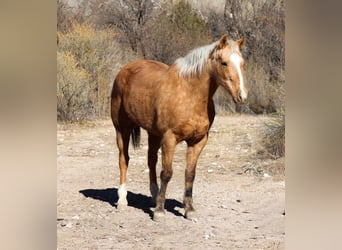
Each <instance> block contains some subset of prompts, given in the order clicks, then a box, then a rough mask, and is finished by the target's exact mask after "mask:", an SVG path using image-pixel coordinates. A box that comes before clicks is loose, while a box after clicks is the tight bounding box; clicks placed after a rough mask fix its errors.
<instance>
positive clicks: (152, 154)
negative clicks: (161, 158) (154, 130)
mask: <svg viewBox="0 0 342 250" xmlns="http://www.w3.org/2000/svg"><path fill="white" fill-rule="evenodd" d="M160 141H161V138H160V137H156V136H154V135H152V134H148V168H149V170H150V172H149V174H150V192H151V195H152V203H153V205H156V199H157V195H158V191H159V187H158V183H157V174H156V165H157V161H158V150H159V148H160Z"/></svg>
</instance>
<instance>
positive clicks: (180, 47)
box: [142, 0, 211, 65]
mask: <svg viewBox="0 0 342 250" xmlns="http://www.w3.org/2000/svg"><path fill="white" fill-rule="evenodd" d="M210 41H211V39H210V38H209V34H208V26H207V24H206V23H205V21H204V20H203V19H202V18H201V17H200V16H199V15H198V14H197V13H196V12H195V11H194V10H193V9H192V7H191V5H190V4H189V3H188V2H186V1H184V0H183V1H179V2H178V3H177V4H175V5H174V6H172V7H170V10H169V12H168V11H164V12H162V13H160V14H159V15H158V16H156V17H155V18H154V19H153V20H152V19H151V20H150V21H149V22H148V23H147V24H146V27H145V32H144V38H143V39H142V42H143V45H144V48H145V51H146V58H148V59H152V60H157V61H161V62H164V63H166V64H169V65H170V64H172V63H173V62H174V61H175V60H176V59H177V58H179V57H181V56H185V55H186V54H187V53H188V52H189V51H190V50H192V49H194V48H196V47H198V46H203V45H206V44H208V43H209V42H210Z"/></svg>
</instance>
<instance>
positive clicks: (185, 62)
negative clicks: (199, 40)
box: [175, 41, 218, 77]
mask: <svg viewBox="0 0 342 250" xmlns="http://www.w3.org/2000/svg"><path fill="white" fill-rule="evenodd" d="M217 44H218V41H216V42H214V43H212V44H209V45H205V46H203V47H199V48H196V49H194V50H192V51H190V52H189V53H188V54H187V55H186V56H184V57H180V58H178V59H177V60H176V61H175V64H176V66H177V67H178V69H179V75H180V76H183V77H191V76H198V75H200V74H202V72H203V69H204V66H205V64H206V62H207V60H208V58H209V55H210V53H211V52H212V51H213V49H214V48H215V47H216V46H217Z"/></svg>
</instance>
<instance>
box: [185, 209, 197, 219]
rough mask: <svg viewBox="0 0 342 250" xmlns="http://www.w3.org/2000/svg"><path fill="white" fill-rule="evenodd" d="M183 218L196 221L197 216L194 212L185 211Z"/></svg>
mask: <svg viewBox="0 0 342 250" xmlns="http://www.w3.org/2000/svg"><path fill="white" fill-rule="evenodd" d="M185 218H186V219H188V220H197V214H196V212H195V210H190V211H186V212H185Z"/></svg>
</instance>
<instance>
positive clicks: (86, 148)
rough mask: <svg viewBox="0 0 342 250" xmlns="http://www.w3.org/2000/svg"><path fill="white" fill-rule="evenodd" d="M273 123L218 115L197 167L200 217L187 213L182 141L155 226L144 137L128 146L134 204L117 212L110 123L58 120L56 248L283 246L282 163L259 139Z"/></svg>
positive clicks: (115, 165)
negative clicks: (189, 216) (262, 150)
mask: <svg viewBox="0 0 342 250" xmlns="http://www.w3.org/2000/svg"><path fill="white" fill-rule="evenodd" d="M269 119H271V118H270V117H267V116H246V115H233V116H216V118H215V121H214V125H213V127H212V129H211V132H210V135H209V141H208V144H207V146H206V147H205V149H204V150H203V152H202V154H201V156H200V159H199V161H198V166H197V173H196V179H195V183H194V194H193V198H194V206H195V209H196V211H197V219H196V220H193V221H190V220H187V219H185V218H184V217H183V214H184V209H183V208H182V200H183V192H184V191H183V190H184V166H185V150H186V146H185V144H183V143H181V144H179V145H178V146H177V150H176V153H175V157H174V163H173V170H174V173H173V177H172V179H171V181H170V183H169V185H168V190H167V193H166V195H167V197H166V198H167V200H166V204H165V206H166V215H165V220H164V221H163V222H154V221H153V220H152V214H153V207H151V206H150V193H149V183H148V167H147V159H146V156H147V136H146V133H145V132H142V140H141V147H140V149H138V150H133V149H130V156H131V161H130V166H129V169H128V182H127V188H128V207H127V209H126V210H117V209H116V205H115V203H116V201H117V198H118V197H117V188H118V186H119V169H118V150H117V147H116V142H115V132H114V128H113V126H112V124H111V121H110V120H102V121H96V122H88V123H86V124H58V125H57V238H58V249H60V250H62V249H82V250H84V249H134V247H136V248H137V249H284V238H285V181H284V180H285V178H284V159H280V160H277V161H275V160H271V159H267V158H261V157H260V136H259V134H260V131H261V130H262V128H263V127H264V123H265V122H266V121H267V120H269ZM131 148H132V147H131ZM157 168H158V169H157V171H158V173H159V172H160V168H161V166H160V161H159V162H158V166H157Z"/></svg>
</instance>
